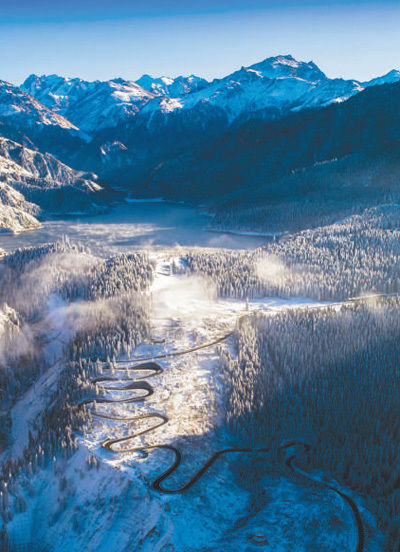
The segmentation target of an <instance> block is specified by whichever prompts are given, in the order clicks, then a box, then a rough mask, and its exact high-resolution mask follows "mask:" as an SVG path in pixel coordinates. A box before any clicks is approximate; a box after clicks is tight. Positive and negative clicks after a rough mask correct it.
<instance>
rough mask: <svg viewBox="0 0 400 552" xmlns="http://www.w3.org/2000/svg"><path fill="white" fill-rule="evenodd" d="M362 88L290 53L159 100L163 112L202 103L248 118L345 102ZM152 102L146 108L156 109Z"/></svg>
mask: <svg viewBox="0 0 400 552" xmlns="http://www.w3.org/2000/svg"><path fill="white" fill-rule="evenodd" d="M361 90H363V86H362V85H361V84H360V83H359V82H357V81H354V80H343V79H328V77H326V76H325V74H324V73H323V72H322V71H321V70H320V69H319V68H318V67H317V66H316V65H315V64H314V63H313V62H308V63H306V62H299V61H297V60H295V59H294V58H293V57H292V56H277V57H273V58H268V59H266V60H264V61H262V62H260V63H256V64H254V65H251V66H249V67H242V68H241V69H240V70H239V71H236V72H234V73H232V74H231V75H228V76H227V77H225V78H223V79H217V80H214V81H213V82H212V83H211V84H210V85H209V86H207V87H205V88H203V89H201V90H199V91H196V92H192V93H191V94H188V95H186V96H183V97H180V98H178V99H171V100H169V101H166V100H165V99H161V100H159V101H158V108H159V109H160V110H161V111H162V112H164V113H167V112H171V111H176V110H178V109H186V110H192V109H196V108H198V107H199V106H201V105H207V106H212V107H214V108H215V109H218V110H222V111H224V112H225V113H226V114H227V116H228V118H229V121H230V122H232V121H234V120H235V119H237V118H238V117H241V118H243V117H246V118H249V117H251V116H252V115H253V114H254V113H255V112H258V113H259V114H261V113H262V112H264V116H266V117H267V118H276V117H277V116H279V115H284V114H286V113H287V112H289V111H293V110H299V109H304V108H310V107H321V106H325V105H328V104H330V103H333V102H338V101H344V100H346V99H348V98H349V97H350V96H352V95H354V94H356V93H357V92H360V91H361ZM154 106H155V102H151V103H149V104H148V105H147V106H146V108H145V109H146V110H147V109H149V110H151V109H155V107H154Z"/></svg>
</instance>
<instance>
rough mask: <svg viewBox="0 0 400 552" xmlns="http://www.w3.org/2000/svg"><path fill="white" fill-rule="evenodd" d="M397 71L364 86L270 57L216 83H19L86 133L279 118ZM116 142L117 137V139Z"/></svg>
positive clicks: (40, 79)
mask: <svg viewBox="0 0 400 552" xmlns="http://www.w3.org/2000/svg"><path fill="white" fill-rule="evenodd" d="M399 75H400V72H399V71H392V72H391V73H388V75H386V76H384V77H380V78H377V79H374V80H372V81H370V82H367V83H361V82H358V81H356V80H344V79H330V78H328V77H327V76H326V75H325V74H324V73H323V72H322V71H321V70H320V69H319V68H318V67H317V65H316V64H315V63H314V62H312V61H309V62H304V61H297V60H296V59H294V58H293V57H292V56H290V55H280V56H276V57H270V58H267V59H265V60H264V61H261V62H259V63H255V64H254V65H250V66H248V67H242V68H241V69H239V70H238V71H235V72H234V73H232V74H230V75H228V76H226V77H224V78H222V79H215V80H214V81H212V82H211V83H209V82H208V81H206V80H205V79H203V78H201V77H197V76H195V75H191V76H189V77H182V76H180V77H177V78H170V77H159V78H153V77H151V76H149V75H147V74H145V75H143V76H142V77H141V78H140V79H138V80H137V81H136V82H132V81H126V80H123V79H114V80H110V81H104V82H101V81H94V82H87V81H84V80H81V79H78V78H74V79H69V78H64V77H60V76H57V75H49V76H45V75H43V76H36V75H31V76H30V77H28V78H27V79H26V81H25V82H24V83H23V84H22V86H21V88H22V89H23V90H24V91H25V92H28V93H29V94H31V95H32V96H35V98H37V99H38V100H39V101H40V102H42V103H43V104H44V105H46V106H47V108H49V109H51V110H52V111H53V112H54V113H56V114H59V115H62V116H64V117H66V118H67V119H68V120H69V121H72V122H73V124H75V125H76V126H78V127H79V128H80V129H82V130H84V131H85V132H88V133H96V132H97V131H99V130H101V129H104V128H110V127H115V126H117V125H119V124H124V123H125V122H129V123H132V121H133V120H135V116H136V115H138V114H140V118H139V120H138V124H139V125H140V126H143V123H144V124H145V126H146V125H147V126H148V127H150V126H154V125H156V126H157V124H159V123H160V121H162V123H163V124H165V122H166V121H167V122H168V121H169V119H170V116H171V115H173V114H174V113H175V114H176V113H179V112H185V124H189V125H190V122H191V120H193V122H194V123H196V121H197V119H199V117H200V118H202V120H203V121H204V122H205V124H207V121H208V120H210V121H213V120H215V118H216V117H219V118H220V117H221V116H222V117H223V118H225V119H227V120H228V122H229V123H231V122H233V121H235V120H240V121H242V120H244V119H249V118H251V117H253V116H254V114H255V113H257V116H258V117H261V118H265V119H275V118H278V117H281V116H284V115H287V114H288V113H290V112H291V111H298V110H301V109H306V108H314V107H323V106H326V105H329V104H331V103H335V102H342V101H345V100H347V99H348V98H350V97H351V96H353V95H354V94H357V93H358V92H361V91H362V90H364V88H366V87H367V86H372V85H373V84H382V83H385V82H394V81H395V80H398V79H399V78H400V77H399ZM113 138H114V139H115V137H113Z"/></svg>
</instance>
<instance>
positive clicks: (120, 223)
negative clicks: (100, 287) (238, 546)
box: [0, 202, 269, 254]
mask: <svg viewBox="0 0 400 552" xmlns="http://www.w3.org/2000/svg"><path fill="white" fill-rule="evenodd" d="M211 220H212V219H210V217H208V216H206V215H202V214H200V212H199V211H198V210H196V209H194V208H192V207H187V206H184V205H180V204H172V203H162V202H159V203H157V202H132V203H124V204H122V205H118V206H116V207H114V208H113V209H112V210H111V211H110V212H108V213H106V214H102V215H97V216H92V217H89V216H75V217H68V218H64V219H61V218H60V219H55V220H51V221H46V222H44V223H43V227H42V228H40V229H39V230H35V231H32V232H24V233H22V234H19V235H16V236H13V235H1V234H0V248H2V249H5V250H6V251H12V250H14V249H16V248H18V247H27V246H31V245H40V244H43V243H48V242H53V241H56V240H58V239H60V238H62V237H63V236H67V237H68V238H70V239H71V241H74V242H80V243H83V244H84V245H86V246H89V247H90V248H91V250H92V251H93V252H94V253H97V254H106V253H109V252H116V251H129V250H132V249H134V248H149V247H154V248H159V247H168V246H174V245H182V246H199V247H206V246H208V247H226V248H231V249H248V248H253V247H257V246H260V245H263V244H265V243H266V242H267V241H268V240H269V238H267V237H260V236H241V235H233V234H229V233H221V232H212V231H207V230H205V226H207V224H210V221H211Z"/></svg>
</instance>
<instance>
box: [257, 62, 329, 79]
mask: <svg viewBox="0 0 400 552" xmlns="http://www.w3.org/2000/svg"><path fill="white" fill-rule="evenodd" d="M248 69H250V70H253V71H257V72H258V73H259V75H260V76H262V77H264V78H269V79H276V78H299V79H303V80H307V81H310V82H321V81H324V80H326V79H327V77H326V75H325V74H324V73H323V72H322V71H321V70H320V69H319V67H317V65H315V63H314V62H313V61H309V62H304V61H297V60H296V59H295V58H294V57H293V56H291V55H279V56H275V57H269V58H266V59H264V60H263V61H261V62H259V63H255V64H253V65H250V66H249V67H248Z"/></svg>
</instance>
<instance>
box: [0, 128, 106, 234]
mask: <svg viewBox="0 0 400 552" xmlns="http://www.w3.org/2000/svg"><path fill="white" fill-rule="evenodd" d="M96 179H97V176H96V175H94V174H92V173H83V172H80V171H76V170H74V169H71V168H70V167H68V166H67V165H64V164H63V163H61V162H60V161H58V160H57V159H56V158H55V157H53V156H52V155H50V154H48V153H46V154H41V153H39V152H37V151H34V150H31V149H29V148H25V147H23V146H21V145H20V144H18V143H16V142H13V141H12V140H8V139H6V138H2V137H0V229H1V230H3V231H5V230H6V231H11V232H20V231H22V230H25V229H30V228H35V227H38V226H39V222H38V221H37V220H36V219H35V217H36V216H37V215H39V214H40V212H41V209H40V208H39V206H38V205H40V206H41V207H42V208H43V209H44V210H48V211H50V212H63V213H66V212H70V211H74V210H76V209H77V208H79V209H80V210H87V209H89V210H90V209H92V204H94V203H95V201H96V200H97V196H98V195H100V194H101V193H102V190H103V189H102V187H101V186H100V185H99V184H98V183H97V182H95V180H96ZM27 200H29V201H32V202H33V203H30V202H29V201H27ZM34 203H36V204H38V205H34Z"/></svg>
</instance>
